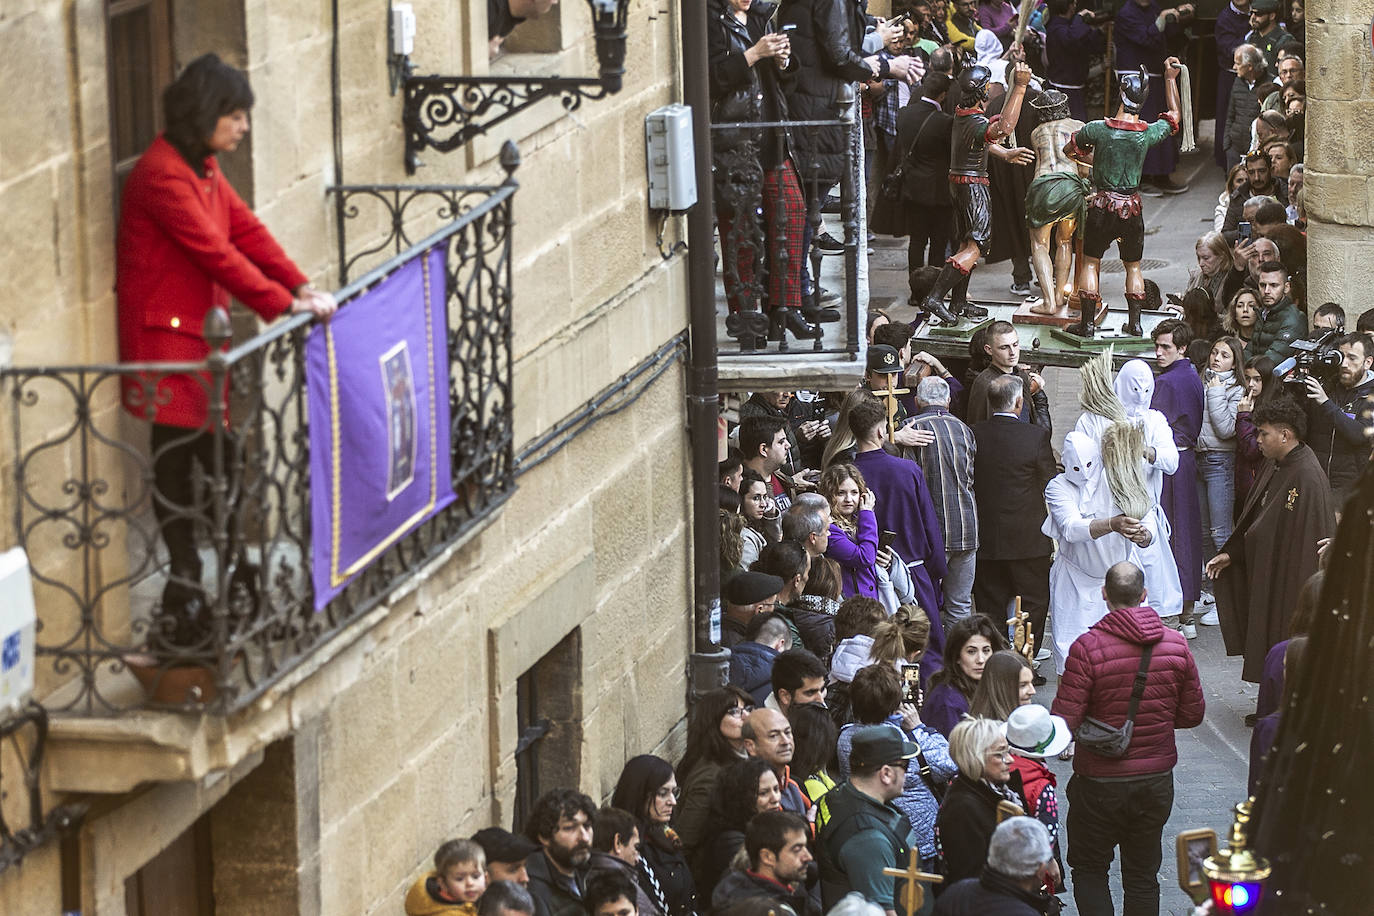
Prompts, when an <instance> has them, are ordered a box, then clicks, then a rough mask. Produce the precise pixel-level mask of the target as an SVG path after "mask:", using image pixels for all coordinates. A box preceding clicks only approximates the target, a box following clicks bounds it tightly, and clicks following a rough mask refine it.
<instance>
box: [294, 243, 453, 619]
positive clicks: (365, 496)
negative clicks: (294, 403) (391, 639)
mask: <svg viewBox="0 0 1374 916" xmlns="http://www.w3.org/2000/svg"><path fill="white" fill-rule="evenodd" d="M445 262H446V252H445V250H444V248H443V247H442V246H440V247H437V248H434V249H431V250H429V251H426V252H424V253H423V254H420V255H416V256H415V257H414V258H412V259H411V260H409V261H407V262H406V263H405V264H403V265H402V266H401V267H398V268H397V269H396V270H394V271H392V272H391V273H390V274H388V275H387V276H386V277H385V278H384V279H382V280H380V281H379V282H378V283H376V284H375V285H374V286H372V287H371V288H369V289H367V290H366V291H365V292H363V293H360V294H359V295H357V296H356V297H354V298H353V299H351V300H349V301H348V302H346V303H344V305H343V306H342V307H341V308H340V309H339V311H338V312H336V313H335V314H334V316H333V317H332V318H331V319H330V320H329V321H327V322H320V323H318V324H316V325H315V326H314V327H313V328H312V329H311V331H310V334H309V336H308V337H307V338H306V344H305V359H306V395H307V401H308V406H309V419H310V518H311V580H312V582H313V583H314V587H315V609H316V610H319V609H321V608H323V607H324V606H325V605H326V604H328V603H329V601H330V600H331V599H333V598H334V597H335V596H336V595H338V594H339V592H341V591H343V590H344V589H345V588H346V587H347V586H348V583H349V582H350V581H352V580H353V578H354V577H355V576H357V575H358V574H359V573H361V572H362V571H363V570H365V569H366V568H367V567H368V566H369V565H370V564H371V563H373V562H374V561H376V559H377V558H378V557H380V556H381V555H382V554H383V553H384V552H385V551H386V550H387V549H388V548H390V547H391V546H393V545H394V544H395V543H396V542H397V541H399V540H400V539H401V538H403V537H405V536H406V535H407V534H409V533H410V532H411V531H413V530H414V529H415V528H416V527H417V526H418V525H420V524H421V523H422V522H424V521H425V519H427V518H429V517H431V516H432V515H434V514H435V513H436V512H439V511H440V510H442V509H443V508H444V507H445V506H447V505H448V504H449V503H451V502H453V499H454V495H453V474H452V458H451V450H450V435H451V433H450V430H451V425H450V422H449V354H448V312H447V299H446V288H445V279H446V277H447V273H446V263H445Z"/></svg>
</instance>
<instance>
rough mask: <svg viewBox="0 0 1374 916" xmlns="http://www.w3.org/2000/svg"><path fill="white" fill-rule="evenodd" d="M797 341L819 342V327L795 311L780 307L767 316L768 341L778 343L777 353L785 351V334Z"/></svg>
mask: <svg viewBox="0 0 1374 916" xmlns="http://www.w3.org/2000/svg"><path fill="white" fill-rule="evenodd" d="M788 331H790V332H791V333H792V336H793V337H795V338H797V339H798V340H819V339H820V337H821V333H822V332H821V326H820V325H818V324H812V323H811V322H809V321H807V320H806V319H805V318H803V317H802V316H801V313H800V312H798V311H797V310H796V309H792V308H787V307H786V306H780V307H778V308H775V309H773V311H772V312H770V313H769V315H768V339H769V340H776V341H778V351H779V352H781V351H784V350H786V349H787V332H788Z"/></svg>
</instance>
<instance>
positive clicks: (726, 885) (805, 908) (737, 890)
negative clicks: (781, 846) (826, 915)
mask: <svg viewBox="0 0 1374 916" xmlns="http://www.w3.org/2000/svg"><path fill="white" fill-rule="evenodd" d="M742 839H743V837H741V840H742ZM751 897H766V898H767V899H769V900H772V901H776V902H777V903H781V904H783V905H784V906H788V907H791V908H792V912H794V913H796V914H797V916H820V910H819V908H818V907H817V906H816V904H815V903H814V902H813V901H812V900H811V898H810V897H809V896H808V895H807V893H806V890H805V889H801V890H796V891H794V890H792V888H790V887H787V886H785V885H782V884H779V883H778V882H776V881H773V880H771V879H769V878H765V877H763V876H762V875H756V874H754V873H753V872H751V871H740V870H738V869H730V870H729V871H727V872H726V873H725V874H724V875H723V876H722V877H721V879H720V883H719V884H717V885H716V890H715V893H713V894H712V895H711V912H714V913H720V912H723V911H725V910H727V909H729V908H730V907H732V906H734V905H735V904H736V903H739V902H741V901H743V900H748V899H749V898H751ZM779 916H781V913H779Z"/></svg>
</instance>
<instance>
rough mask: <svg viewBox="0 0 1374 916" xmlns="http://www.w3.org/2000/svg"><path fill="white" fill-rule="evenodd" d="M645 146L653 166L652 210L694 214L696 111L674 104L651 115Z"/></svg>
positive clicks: (650, 175)
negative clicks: (693, 142) (693, 146)
mask: <svg viewBox="0 0 1374 916" xmlns="http://www.w3.org/2000/svg"><path fill="white" fill-rule="evenodd" d="M644 144H645V151H646V154H645V160H646V162H647V163H648V166H649V209H650V210H668V211H670V212H681V211H683V210H690V209H691V208H692V205H693V204H695V203H696V202H697V173H696V157H695V156H694V155H693V150H692V109H691V108H690V107H689V106H687V105H677V104H674V105H664V106H663V107H662V108H659V109H657V110H655V111H651V112H649V114H648V115H647V116H646V117H645V118H644Z"/></svg>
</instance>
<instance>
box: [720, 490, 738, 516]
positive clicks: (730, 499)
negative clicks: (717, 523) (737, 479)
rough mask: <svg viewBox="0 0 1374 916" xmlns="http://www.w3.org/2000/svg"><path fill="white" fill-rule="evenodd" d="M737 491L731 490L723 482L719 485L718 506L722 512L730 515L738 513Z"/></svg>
mask: <svg viewBox="0 0 1374 916" xmlns="http://www.w3.org/2000/svg"><path fill="white" fill-rule="evenodd" d="M739 502H740V500H739V491H738V490H732V489H730V488H729V487H727V486H726V485H725V484H721V485H720V508H721V511H723V512H729V513H731V514H732V515H739Z"/></svg>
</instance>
